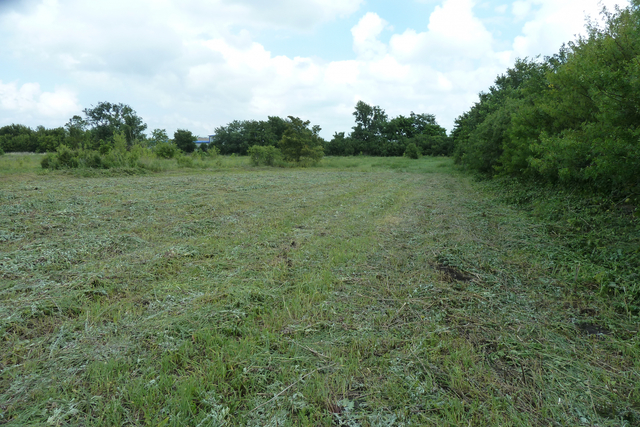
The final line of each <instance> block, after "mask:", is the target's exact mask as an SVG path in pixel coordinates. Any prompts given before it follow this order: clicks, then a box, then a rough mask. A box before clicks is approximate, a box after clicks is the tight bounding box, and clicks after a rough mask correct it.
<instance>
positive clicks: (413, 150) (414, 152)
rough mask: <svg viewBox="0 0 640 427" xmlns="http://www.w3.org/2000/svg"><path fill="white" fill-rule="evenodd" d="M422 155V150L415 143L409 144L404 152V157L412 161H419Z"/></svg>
mask: <svg viewBox="0 0 640 427" xmlns="http://www.w3.org/2000/svg"><path fill="white" fill-rule="evenodd" d="M420 155H421V154H420V149H419V148H418V147H417V146H416V144H414V143H413V142H412V143H410V144H408V145H407V148H406V149H405V150H404V156H405V157H408V158H410V159H419V158H420Z"/></svg>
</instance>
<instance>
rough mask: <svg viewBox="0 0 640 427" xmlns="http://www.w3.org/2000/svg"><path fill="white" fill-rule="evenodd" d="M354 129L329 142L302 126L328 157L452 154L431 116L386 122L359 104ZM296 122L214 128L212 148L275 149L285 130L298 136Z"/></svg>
mask: <svg viewBox="0 0 640 427" xmlns="http://www.w3.org/2000/svg"><path fill="white" fill-rule="evenodd" d="M353 115H354V117H355V126H354V127H353V128H352V132H351V134H349V135H345V132H336V133H335V134H334V136H333V138H332V139H331V140H330V141H325V140H323V139H322V138H321V137H320V136H319V132H320V127H319V126H317V125H316V126H313V127H311V128H309V127H308V126H309V123H308V122H306V123H307V124H306V125H305V129H306V130H305V131H304V132H306V134H307V136H306V137H305V138H307V139H310V138H311V139H314V142H313V143H312V146H319V145H321V146H322V147H323V150H324V153H325V154H327V155H331V156H351V155H355V154H364V155H369V156H402V155H403V154H404V153H405V152H406V149H407V146H409V145H410V144H414V145H415V146H417V147H418V149H419V150H420V151H421V152H422V153H423V154H426V155H434V156H439V155H443V156H447V155H450V154H451V153H452V152H453V141H452V140H451V138H449V137H448V136H447V131H446V129H444V128H443V127H442V126H440V125H438V124H437V122H436V119H435V116H433V115H431V114H415V113H413V112H412V113H411V114H410V115H409V117H404V116H398V117H395V118H393V119H391V120H389V118H388V116H387V114H386V112H385V111H384V110H383V109H382V108H380V107H379V106H371V105H369V104H367V103H365V102H362V101H359V102H358V103H357V104H356V107H355V111H354V113H353ZM300 123H301V121H300V119H298V118H294V117H292V116H290V117H289V118H288V119H282V118H280V117H269V118H268V119H267V120H264V121H257V120H245V121H238V120H235V121H233V122H231V123H229V124H228V125H226V126H221V127H218V128H216V130H215V135H214V136H213V141H212V145H213V146H214V147H216V148H217V149H218V150H219V151H220V153H221V154H232V153H236V154H240V155H245V154H247V153H248V151H249V149H250V148H251V147H253V146H264V147H266V146H274V147H277V146H278V145H279V144H280V143H281V141H282V139H283V137H284V136H285V134H286V131H287V130H288V129H294V132H296V134H301V132H302V128H301V127H300Z"/></svg>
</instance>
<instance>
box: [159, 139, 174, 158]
mask: <svg viewBox="0 0 640 427" xmlns="http://www.w3.org/2000/svg"><path fill="white" fill-rule="evenodd" d="M153 152H154V153H155V155H156V156H158V157H160V158H162V159H173V157H174V156H175V155H176V154H177V153H178V146H177V145H175V144H173V143H171V142H160V143H158V144H156V146H155V147H153Z"/></svg>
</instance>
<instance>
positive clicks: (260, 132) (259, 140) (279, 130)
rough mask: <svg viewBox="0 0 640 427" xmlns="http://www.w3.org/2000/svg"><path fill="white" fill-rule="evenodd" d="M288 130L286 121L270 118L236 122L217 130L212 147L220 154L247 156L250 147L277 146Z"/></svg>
mask: <svg viewBox="0 0 640 427" xmlns="http://www.w3.org/2000/svg"><path fill="white" fill-rule="evenodd" d="M286 129H287V122H286V120H283V119H281V118H280V117H272V116H269V118H268V120H266V121H263V120H260V121H256V120H244V121H240V120H234V121H233V122H231V123H229V124H228V125H227V126H221V127H219V128H216V130H215V134H214V135H213V140H212V142H211V144H210V145H212V146H213V147H216V148H217V149H218V150H219V153H220V154H225V155H226V154H234V153H235V154H240V155H246V154H247V152H248V150H249V147H252V146H254V145H257V146H269V145H271V146H275V145H277V144H278V142H279V141H280V140H281V139H282V135H283V134H284V131H285V130H286Z"/></svg>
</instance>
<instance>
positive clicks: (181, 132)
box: [173, 129, 196, 153]
mask: <svg viewBox="0 0 640 427" xmlns="http://www.w3.org/2000/svg"><path fill="white" fill-rule="evenodd" d="M195 140H196V136H195V135H194V134H193V133H191V131H188V130H186V129H178V130H176V131H175V132H174V134H173V142H174V143H175V144H176V145H177V146H178V148H179V149H180V150H182V151H184V152H185V153H193V152H194V151H195V149H196V143H195Z"/></svg>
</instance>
